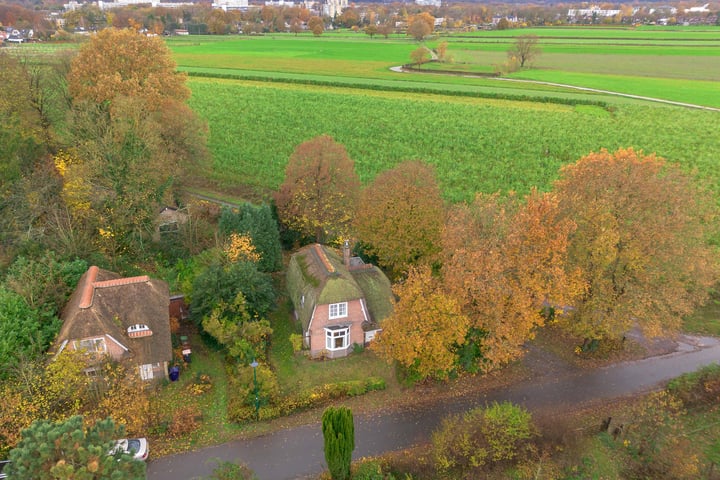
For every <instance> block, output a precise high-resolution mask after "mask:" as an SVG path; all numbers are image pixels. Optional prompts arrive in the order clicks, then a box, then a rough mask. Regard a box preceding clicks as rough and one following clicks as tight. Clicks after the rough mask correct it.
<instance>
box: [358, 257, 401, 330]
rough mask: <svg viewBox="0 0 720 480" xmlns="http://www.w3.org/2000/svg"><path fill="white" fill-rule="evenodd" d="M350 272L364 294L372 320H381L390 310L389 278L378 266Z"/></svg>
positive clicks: (390, 291)
mask: <svg viewBox="0 0 720 480" xmlns="http://www.w3.org/2000/svg"><path fill="white" fill-rule="evenodd" d="M352 274H353V276H354V277H355V281H356V282H357V283H358V285H360V288H361V289H362V291H363V293H364V294H365V303H367V307H368V310H370V316H371V317H372V320H373V321H374V322H376V323H379V322H382V321H383V320H384V319H385V318H386V317H387V316H389V315H390V313H391V312H392V288H391V285H390V280H388V278H387V277H386V276H385V274H384V273H383V272H382V270H380V269H379V268H378V267H372V268H371V269H367V270H358V271H353V272H352Z"/></svg>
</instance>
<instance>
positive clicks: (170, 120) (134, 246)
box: [60, 29, 207, 258]
mask: <svg viewBox="0 0 720 480" xmlns="http://www.w3.org/2000/svg"><path fill="white" fill-rule="evenodd" d="M184 82H185V75H183V74H179V73H177V72H176V71H175V64H174V62H173V60H172V56H171V53H170V51H169V49H168V48H167V47H166V46H165V44H164V43H163V42H162V41H161V40H159V39H157V38H152V37H146V36H144V35H141V34H139V33H137V32H135V31H132V30H117V29H108V30H104V31H102V32H100V33H98V34H97V35H95V36H93V38H92V40H91V41H90V43H88V44H87V45H85V46H84V47H83V48H81V50H80V53H79V54H78V56H77V58H76V59H75V60H74V61H73V63H72V68H71V71H70V74H69V87H70V93H71V95H72V97H73V109H72V115H71V119H70V129H71V132H72V135H73V137H74V138H73V140H74V143H75V147H74V150H73V157H74V161H72V162H69V163H68V162H66V165H65V168H64V169H63V171H61V172H60V173H61V174H62V175H63V180H64V185H65V188H64V190H65V193H67V190H68V187H69V186H71V185H85V187H86V188H83V189H81V190H82V193H84V198H76V199H75V200H76V203H77V202H80V203H79V204H85V205H87V206H88V207H89V208H88V209H86V210H85V212H86V213H88V214H89V215H85V216H82V218H81V215H79V212H78V211H76V210H75V211H73V214H74V220H75V222H77V223H79V224H80V225H81V226H82V227H84V228H86V229H92V230H94V231H96V232H98V233H99V235H98V236H97V237H96V238H97V243H98V245H99V247H100V248H101V250H102V251H103V252H104V253H105V254H106V255H108V256H109V257H111V258H115V257H118V256H120V255H125V254H127V253H131V252H132V253H136V252H140V251H142V249H143V244H144V242H145V241H146V240H147V238H148V236H149V234H150V233H151V232H152V229H153V221H154V218H155V215H156V212H157V211H158V210H159V207H160V206H161V205H162V204H163V203H167V202H170V201H172V192H173V186H174V185H175V184H176V182H178V181H179V180H180V179H181V178H183V176H184V174H185V172H186V171H187V170H188V169H190V168H192V166H193V165H194V164H196V163H197V162H198V161H202V159H204V158H206V156H207V152H206V149H205V127H204V125H203V124H202V122H200V121H199V119H198V118H197V117H196V116H195V114H194V113H193V112H192V111H191V110H190V109H189V108H188V106H187V105H186V104H185V101H186V100H187V98H188V97H189V93H190V92H189V89H188V88H187V87H186V86H185V84H184ZM66 196H67V195H66Z"/></svg>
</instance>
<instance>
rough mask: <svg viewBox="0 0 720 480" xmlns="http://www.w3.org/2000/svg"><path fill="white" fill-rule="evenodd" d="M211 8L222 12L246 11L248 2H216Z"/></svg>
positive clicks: (235, 0) (232, 0) (242, 0)
mask: <svg viewBox="0 0 720 480" xmlns="http://www.w3.org/2000/svg"><path fill="white" fill-rule="evenodd" d="M212 8H217V9H220V10H223V11H224V12H227V11H230V10H247V8H248V0H217V1H215V2H213V4H212Z"/></svg>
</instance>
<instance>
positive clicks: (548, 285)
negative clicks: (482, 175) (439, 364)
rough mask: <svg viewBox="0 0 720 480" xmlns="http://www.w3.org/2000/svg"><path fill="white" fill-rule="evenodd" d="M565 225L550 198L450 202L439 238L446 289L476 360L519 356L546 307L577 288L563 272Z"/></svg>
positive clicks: (491, 363)
mask: <svg viewBox="0 0 720 480" xmlns="http://www.w3.org/2000/svg"><path fill="white" fill-rule="evenodd" d="M572 229H573V224H572V222H571V221H568V220H566V219H561V218H559V215H558V201H557V199H556V198H555V197H554V196H553V195H551V194H544V195H543V194H538V193H533V194H531V195H529V196H528V197H527V199H526V201H525V202H521V201H520V200H519V199H518V198H517V197H515V196H512V195H511V196H509V197H506V198H501V197H500V196H499V195H483V194H479V195H478V196H477V197H476V199H475V201H474V202H473V203H472V204H470V205H456V206H455V207H454V208H453V209H452V210H451V212H450V213H449V215H448V219H447V221H446V226H445V232H444V235H443V256H444V259H443V266H442V274H443V280H444V285H445V288H446V289H447V291H448V293H450V294H451V295H452V296H453V297H455V298H456V299H457V300H458V301H459V302H460V306H461V308H462V310H463V311H464V312H467V314H468V315H469V316H470V322H471V327H472V328H473V329H474V331H476V332H480V333H481V335H480V337H481V338H482V343H481V345H480V358H478V361H479V362H480V363H479V364H478V365H477V367H479V368H481V369H491V368H494V367H496V366H498V365H502V364H504V363H507V362H509V361H511V360H513V359H516V358H518V357H519V356H521V355H522V352H523V349H522V345H523V344H524V343H525V342H526V341H527V340H529V339H531V338H532V337H533V335H534V330H535V328H536V327H538V326H541V325H542V324H543V323H544V319H543V317H542V315H541V314H540V312H541V310H542V308H543V305H544V304H546V303H547V302H549V301H550V302H553V303H560V304H565V302H568V301H570V300H569V299H571V298H573V296H574V295H575V294H576V292H578V291H579V290H582V288H583V285H582V282H580V281H579V280H578V279H577V278H576V277H574V276H573V275H571V274H568V273H566V270H565V268H564V265H565V256H566V253H567V248H568V243H567V242H568V233H569V232H570V231H572Z"/></svg>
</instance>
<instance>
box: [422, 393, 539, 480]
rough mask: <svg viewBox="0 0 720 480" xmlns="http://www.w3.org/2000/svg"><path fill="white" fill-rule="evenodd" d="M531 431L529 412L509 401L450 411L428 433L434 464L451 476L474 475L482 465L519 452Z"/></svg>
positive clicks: (503, 460)
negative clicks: (450, 412)
mask: <svg viewBox="0 0 720 480" xmlns="http://www.w3.org/2000/svg"><path fill="white" fill-rule="evenodd" d="M535 435H536V433H535V427H534V425H533V423H532V418H531V415H530V413H529V412H528V411H527V410H525V409H524V408H522V407H519V406H517V405H513V404H512V403H509V402H503V403H493V404H492V405H491V406H489V407H487V408H476V409H473V410H470V411H469V412H467V413H465V414H463V415H453V416H450V417H448V418H445V419H444V420H443V422H442V425H441V426H440V428H439V429H438V430H436V431H435V432H434V433H433V435H432V455H433V459H434V461H435V467H436V469H437V471H438V472H439V473H440V474H442V475H448V476H451V477H452V478H476V477H477V475H478V473H479V472H480V471H481V470H482V468H483V467H484V466H486V465H490V464H493V463H497V462H505V461H510V460H514V459H516V458H517V457H519V456H521V454H522V453H523V451H524V447H527V446H528V441H529V440H531V439H532V438H533V437H534V436H535Z"/></svg>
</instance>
